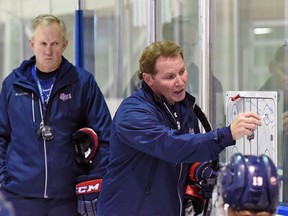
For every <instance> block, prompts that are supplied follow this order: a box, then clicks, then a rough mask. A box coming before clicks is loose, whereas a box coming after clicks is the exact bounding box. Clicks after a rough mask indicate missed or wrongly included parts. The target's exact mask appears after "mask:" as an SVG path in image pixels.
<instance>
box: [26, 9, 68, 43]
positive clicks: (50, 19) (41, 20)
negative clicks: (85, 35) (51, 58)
mask: <svg viewBox="0 0 288 216" xmlns="http://www.w3.org/2000/svg"><path fill="white" fill-rule="evenodd" d="M53 23H57V24H58V25H59V27H60V29H61V32H62V35H63V39H64V40H65V39H66V25H65V23H64V22H63V21H62V20H60V19H59V18H57V17H56V16H53V15H50V14H41V15H39V16H37V17H36V18H35V19H34V20H33V22H32V35H31V38H33V37H34V33H35V30H36V28H37V27H38V26H40V25H42V26H49V25H51V24H53Z"/></svg>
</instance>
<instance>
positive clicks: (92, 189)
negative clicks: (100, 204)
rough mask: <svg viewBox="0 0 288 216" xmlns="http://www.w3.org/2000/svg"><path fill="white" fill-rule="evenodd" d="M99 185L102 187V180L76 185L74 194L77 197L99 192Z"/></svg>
mask: <svg viewBox="0 0 288 216" xmlns="http://www.w3.org/2000/svg"><path fill="white" fill-rule="evenodd" d="M101 185H102V179H94V180H90V181H85V182H81V183H78V184H77V185H76V193H77V195H80V194H89V193H96V192H100V189H101Z"/></svg>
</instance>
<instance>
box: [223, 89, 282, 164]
mask: <svg viewBox="0 0 288 216" xmlns="http://www.w3.org/2000/svg"><path fill="white" fill-rule="evenodd" d="M277 99H278V97H277V92H276V91H228V92H226V125H230V124H231V123H232V122H233V120H234V119H235V118H236V116H237V115H238V114H239V113H241V112H249V111H252V112H255V113H257V114H258V115H260V116H262V126H261V127H258V128H257V129H256V130H255V131H254V135H253V136H252V137H247V136H245V137H243V138H241V139H238V140H237V141H236V145H235V146H230V147H228V148H227V149H226V156H227V159H228V160H229V159H230V157H231V156H232V155H233V154H234V153H236V152H241V153H242V154H254V155H261V154H266V155H268V156H269V157H270V158H271V159H272V160H273V162H274V163H275V164H277Z"/></svg>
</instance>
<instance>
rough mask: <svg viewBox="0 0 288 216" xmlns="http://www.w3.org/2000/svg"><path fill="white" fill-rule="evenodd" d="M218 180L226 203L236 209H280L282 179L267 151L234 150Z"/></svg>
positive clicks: (273, 210)
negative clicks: (248, 151) (243, 153)
mask: <svg viewBox="0 0 288 216" xmlns="http://www.w3.org/2000/svg"><path fill="white" fill-rule="evenodd" d="M218 181H220V182H218V183H219V184H220V185H221V188H222V189H221V190H222V191H221V192H220V193H222V197H223V201H224V203H226V204H229V207H230V208H232V209H234V210H251V211H267V212H271V213H274V212H275V211H276V209H277V206H278V200H279V184H280V182H279V179H278V175H277V168H276V167H275V165H274V163H273V161H272V160H271V159H270V158H269V157H268V156H267V155H260V156H255V155H245V156H244V155H242V154H241V153H236V154H234V155H233V156H232V157H231V160H230V162H229V164H228V165H227V166H226V167H225V168H224V169H223V170H222V172H221V173H220V175H219V179H218Z"/></svg>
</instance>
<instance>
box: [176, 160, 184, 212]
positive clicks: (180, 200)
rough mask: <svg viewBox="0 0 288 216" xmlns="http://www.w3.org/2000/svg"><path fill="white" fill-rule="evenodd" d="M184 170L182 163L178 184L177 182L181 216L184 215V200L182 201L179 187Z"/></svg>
mask: <svg viewBox="0 0 288 216" xmlns="http://www.w3.org/2000/svg"><path fill="white" fill-rule="evenodd" d="M182 169H183V164H182V163H180V172H179V178H178V182H177V194H178V199H179V203H180V211H179V216H181V215H182V199H181V194H180V191H179V185H180V179H181V176H182V175H181V174H182Z"/></svg>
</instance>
